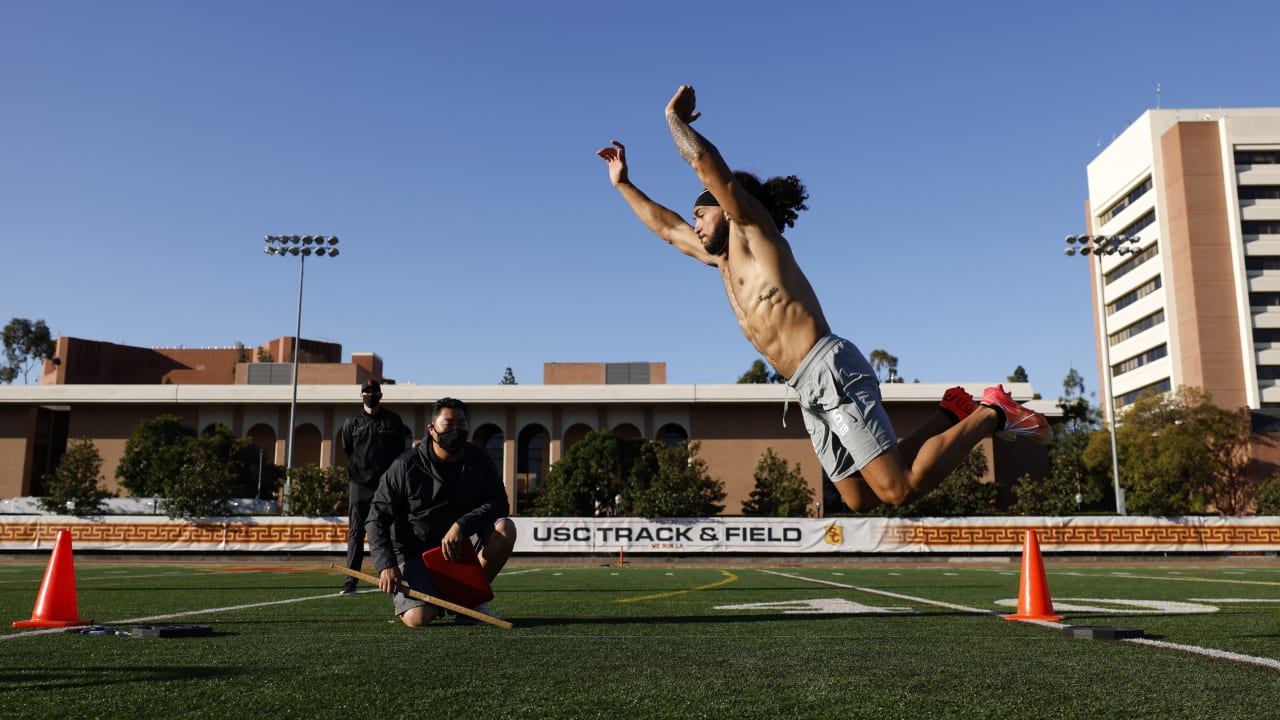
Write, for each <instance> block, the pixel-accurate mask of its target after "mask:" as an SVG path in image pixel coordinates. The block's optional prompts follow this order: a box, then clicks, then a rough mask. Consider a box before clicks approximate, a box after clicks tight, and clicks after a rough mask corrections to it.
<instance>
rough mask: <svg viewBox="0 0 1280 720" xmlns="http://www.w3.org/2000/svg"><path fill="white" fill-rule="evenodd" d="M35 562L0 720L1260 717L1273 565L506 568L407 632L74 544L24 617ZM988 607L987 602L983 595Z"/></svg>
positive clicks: (373, 597) (20, 609)
mask: <svg viewBox="0 0 1280 720" xmlns="http://www.w3.org/2000/svg"><path fill="white" fill-rule="evenodd" d="M46 562H47V559H46V560H41V561H39V562H36V561H34V560H33V561H32V562H21V563H19V562H8V563H5V564H0V609H2V610H3V613H4V615H3V617H0V620H3V627H2V628H0V716H2V717H4V718H82V717H83V718H96V717H166V716H172V717H183V718H187V717H192V718H202V717H210V718H249V717H255V718H257V717H299V718H317V717H319V718H371V717H389V718H406V717H460V718H498V717H511V718H620V717H627V718H702V717H706V718H774V717H786V718H825V717H833V718H836V717H838V718H877V719H878V720H884V719H886V718H1050V717H1053V718H1268V717H1277V716H1278V715H1280V563H1277V562H1276V561H1275V559H1274V558H1272V559H1270V560H1258V561H1250V560H1242V561H1223V560H1207V561H1205V562H1203V563H1193V562H1185V561H1184V562H1163V563H1162V562H1156V561H1153V562H1143V563H1125V564H1118V563H1100V564H1082V563H1072V562H1070V561H1055V560H1054V559H1053V558H1052V557H1046V559H1045V563H1046V567H1047V571H1048V578H1049V585H1050V591H1051V593H1052V598H1053V602H1054V605H1055V608H1056V609H1058V610H1059V611H1060V614H1063V615H1065V616H1066V619H1065V620H1064V621H1063V623H1062V624H1070V625H1076V626H1108V627H1116V626H1119V627H1138V628H1141V629H1142V630H1143V631H1144V634H1145V637H1144V638H1143V639H1142V640H1141V641H1138V642H1134V641H1098V640H1081V639H1074V638H1070V637H1067V636H1066V634H1065V633H1064V632H1063V630H1062V628H1061V627H1057V626H1052V625H1041V624H1035V623H1025V622H1010V621H1006V620H1004V619H1002V618H1001V617H1000V616H1001V615H1002V614H1006V613H1011V612H1013V610H1014V607H1013V606H1012V604H1013V603H1014V601H1015V600H1016V598H1017V594H1018V581H1019V567H1018V565H1017V564H1009V563H1003V564H1001V563H997V564H981V565H979V564H961V563H954V564H946V565H932V566H923V565H916V566H898V565H888V564H883V563H879V564H868V565H852V564H850V565H839V564H836V563H832V564H831V565H822V566H818V565H803V566H794V565H793V566H780V567H772V566H768V565H764V564H755V563H752V564H739V565H736V566H735V565H733V564H732V563H726V564H725V565H723V566H708V565H704V564H702V563H705V562H706V561H705V560H703V561H700V563H699V564H698V565H676V566H659V565H656V564H644V563H642V564H632V565H627V566H623V567H618V566H616V565H606V564H603V563H606V562H608V561H607V560H601V561H599V562H596V563H595V564H586V563H584V564H578V565H566V566H563V567H559V566H543V565H536V566H535V565H523V564H521V563H520V562H519V561H518V560H517V561H514V562H513V563H512V564H511V565H510V566H509V567H508V570H507V572H506V573H504V574H503V576H502V577H500V578H499V580H498V583H497V584H496V586H495V590H496V591H497V593H498V597H497V599H496V600H495V601H494V602H493V603H491V607H492V608H493V609H494V610H495V611H496V612H498V613H499V614H501V615H502V616H504V617H505V618H507V619H508V620H511V621H512V622H514V623H515V628H514V629H511V630H503V629H500V628H495V627H490V626H480V627H464V626H457V625H452V624H437V625H434V626H431V627H428V628H423V629H417V630H410V629H408V628H405V627H403V626H401V625H400V623H399V622H398V621H393V618H392V616H391V611H390V607H391V601H390V599H389V598H388V597H387V596H385V595H381V594H379V593H377V591H376V590H375V589H373V588H372V586H369V585H366V586H364V587H365V588H369V591H367V592H361V593H359V594H356V595H353V596H339V595H337V594H336V591H337V589H338V588H339V586H340V585H341V582H342V579H343V578H342V576H340V575H336V574H332V573H330V572H326V571H324V568H325V566H326V565H327V563H328V562H329V561H328V560H327V559H324V560H320V559H318V560H316V561H315V562H314V563H305V562H291V563H287V564H286V563H276V562H269V561H268V562H259V563H257V565H256V566H254V567H250V566H248V565H244V566H234V565H232V564H229V563H225V562H224V563H208V564H192V565H174V564H166V565H160V564H144V563H140V562H130V563H113V562H104V561H95V560H94V559H92V558H85V557H77V558H76V563H75V572H76V581H77V599H78V604H79V611H80V612H79V614H80V617H82V618H85V619H89V618H92V619H93V620H95V621H96V622H97V623H98V624H102V625H106V626H109V627H112V628H115V629H119V630H122V631H130V630H132V629H133V628H134V627H136V626H138V625H164V624H197V625H209V626H211V627H212V629H213V634H212V635H211V636H209V637H197V638H142V637H135V636H131V635H80V634H70V633H67V632H65V631H54V632H47V631H46V632H33V631H31V630H25V629H19V628H13V627H10V623H11V622H12V621H14V620H26V619H28V618H29V617H31V614H32V609H33V606H34V603H35V599H36V596H37V593H38V591H39V588H40V584H41V579H42V577H43V574H44V571H45V563H46ZM1002 601H1004V602H1007V603H1009V604H1001V603H1002Z"/></svg>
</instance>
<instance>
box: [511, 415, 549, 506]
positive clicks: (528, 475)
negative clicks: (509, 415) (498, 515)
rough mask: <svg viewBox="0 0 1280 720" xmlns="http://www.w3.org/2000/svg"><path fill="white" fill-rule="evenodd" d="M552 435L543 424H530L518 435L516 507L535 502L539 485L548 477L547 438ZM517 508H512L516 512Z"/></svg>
mask: <svg viewBox="0 0 1280 720" xmlns="http://www.w3.org/2000/svg"><path fill="white" fill-rule="evenodd" d="M549 437H550V436H549V435H548V434H547V430H546V428H544V427H542V426H541V425H537V424H535V425H529V426H528V427H526V428H524V429H523V430H521V431H520V434H519V435H518V436H517V437H516V508H526V507H529V506H530V505H532V504H533V498H534V496H535V495H537V493H538V486H539V485H541V484H542V479H543V478H544V477H546V474H547V466H548V458H547V444H548V443H547V440H548V438H549ZM515 511H516V510H515V508H513V509H512V512H513V513H514V512H515Z"/></svg>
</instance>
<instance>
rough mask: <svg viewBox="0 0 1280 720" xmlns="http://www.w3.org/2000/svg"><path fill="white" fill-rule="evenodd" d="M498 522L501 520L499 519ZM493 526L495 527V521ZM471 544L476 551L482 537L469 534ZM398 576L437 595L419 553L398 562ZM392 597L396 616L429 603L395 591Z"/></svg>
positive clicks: (423, 591)
mask: <svg viewBox="0 0 1280 720" xmlns="http://www.w3.org/2000/svg"><path fill="white" fill-rule="evenodd" d="M504 519H505V518H504ZM498 522H501V520H499V521H498ZM494 527H497V525H496V523H495V525H494ZM490 532H492V530H490ZM471 544H472V545H474V546H475V548H476V551H477V552H478V551H480V550H481V549H483V548H484V542H483V538H481V537H480V536H479V535H472V536H471ZM400 578H401V579H402V580H404V582H405V584H406V585H408V586H409V587H411V588H413V589H414V590H417V591H418V592H420V593H423V594H424V595H430V596H432V597H437V593H436V584H435V583H433V582H431V573H429V572H427V566H426V564H425V563H423V562H422V556H421V555H419V556H417V557H409V558H405V561H404V562H402V563H400ZM394 598H395V607H396V615H397V616H399V615H403V614H405V613H406V612H407V611H409V610H412V609H413V608H416V607H423V606H425V605H430V604H431V603H428V602H427V601H426V600H419V599H417V598H412V597H409V596H408V595H406V594H405V593H396V594H395V595H394Z"/></svg>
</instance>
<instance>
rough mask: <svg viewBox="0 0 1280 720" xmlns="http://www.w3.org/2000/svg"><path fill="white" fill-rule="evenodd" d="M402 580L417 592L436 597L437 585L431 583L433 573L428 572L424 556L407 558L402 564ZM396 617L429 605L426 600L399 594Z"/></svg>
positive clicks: (396, 599) (396, 597)
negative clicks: (423, 560)
mask: <svg viewBox="0 0 1280 720" xmlns="http://www.w3.org/2000/svg"><path fill="white" fill-rule="evenodd" d="M400 578H401V579H402V580H404V583H405V584H406V585H408V586H409V587H411V588H413V589H414V590H417V591H418V592H420V593H423V594H425V595H430V596H432V597H435V596H436V584H435V583H433V582H431V573H429V572H427V566H426V565H425V564H424V563H423V562H422V556H421V555H418V556H417V557H407V558H405V561H404V562H402V563H400ZM393 597H394V598H395V606H396V615H397V616H399V615H403V614H405V613H406V612H408V611H409V610H412V609H413V608H416V607H423V606H424V605H427V604H428V603H427V602H426V601H425V600H419V599H418V598H412V597H409V596H408V595H406V594H405V593H402V592H398V593H396V594H395V595H394V596H393Z"/></svg>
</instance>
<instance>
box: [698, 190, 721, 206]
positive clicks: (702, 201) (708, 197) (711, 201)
mask: <svg viewBox="0 0 1280 720" xmlns="http://www.w3.org/2000/svg"><path fill="white" fill-rule="evenodd" d="M699 205H714V206H716V207H719V206H720V203H719V202H718V201H717V200H716V196H715V195H712V194H711V191H710V190H703V191H702V194H701V195H699V196H698V199H697V200H694V201H693V206H694V207H698V206H699Z"/></svg>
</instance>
